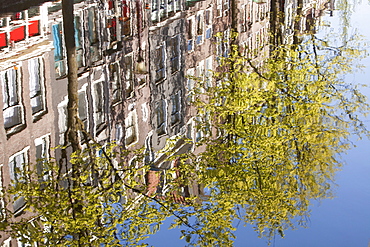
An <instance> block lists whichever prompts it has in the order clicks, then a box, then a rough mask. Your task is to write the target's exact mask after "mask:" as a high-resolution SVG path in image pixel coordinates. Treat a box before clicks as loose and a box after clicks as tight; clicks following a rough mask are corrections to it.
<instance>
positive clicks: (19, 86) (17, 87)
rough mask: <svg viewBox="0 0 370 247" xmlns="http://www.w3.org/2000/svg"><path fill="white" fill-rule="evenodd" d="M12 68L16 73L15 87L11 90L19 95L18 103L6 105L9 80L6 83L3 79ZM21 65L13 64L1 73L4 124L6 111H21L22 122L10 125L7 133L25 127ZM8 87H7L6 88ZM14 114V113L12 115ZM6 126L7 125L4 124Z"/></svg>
mask: <svg viewBox="0 0 370 247" xmlns="http://www.w3.org/2000/svg"><path fill="white" fill-rule="evenodd" d="M11 70H14V73H15V79H14V80H15V81H14V83H15V88H13V89H12V91H13V90H14V91H13V92H9V93H11V94H13V95H16V97H17V101H18V102H17V103H16V104H14V105H11V106H9V105H8V106H6V105H5V94H8V90H9V88H8V87H9V81H8V82H7V83H8V84H6V85H5V81H4V80H3V78H5V74H6V73H8V71H11ZM20 70H21V67H20V66H13V67H10V68H8V69H6V70H4V71H2V72H1V73H0V79H1V80H0V81H1V88H2V96H3V103H4V104H3V117H4V124H5V118H6V114H7V113H6V111H14V110H15V109H18V111H19V115H20V116H19V118H20V123H18V124H15V125H13V126H10V127H9V128H7V130H6V132H7V134H8V135H9V134H13V133H15V132H17V131H20V130H21V129H22V128H23V127H24V124H25V118H24V106H23V104H22V102H23V100H22V93H21V92H22V88H23V87H22V78H21V74H22V73H21V72H20ZM6 87H7V88H6ZM7 104H9V102H7ZM12 109H13V110H12ZM12 116H13V115H12ZM4 127H5V126H4Z"/></svg>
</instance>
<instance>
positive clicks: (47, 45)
mask: <svg viewBox="0 0 370 247" xmlns="http://www.w3.org/2000/svg"><path fill="white" fill-rule="evenodd" d="M271 2H272V1H265V2H263V3H262V2H261V3H256V2H255V1H252V0H248V1H244V2H243V3H241V2H240V1H235V0H228V1H225V0H222V1H221V0H204V1H197V0H151V1H150V2H149V3H148V4H145V3H144V2H143V1H140V0H137V1H129V0H127V1H126V0H103V1H83V0H76V1H75V7H74V21H75V43H76V53H77V63H78V67H79V68H78V82H79V89H78V96H79V97H78V98H79V107H78V111H79V118H80V119H81V121H82V122H83V125H84V127H85V129H86V130H87V132H88V133H89V134H90V135H91V136H92V137H94V138H95V140H97V141H98V142H100V143H102V144H104V143H105V142H108V141H116V142H117V144H118V145H119V146H121V147H123V148H127V149H136V148H138V147H141V146H145V147H146V152H147V154H148V155H147V157H146V158H145V162H150V164H152V172H150V174H148V176H147V177H150V175H152V174H158V173H160V174H165V173H166V170H168V169H170V168H174V167H175V163H174V162H170V161H167V160H166V158H167V156H168V154H167V153H166V152H165V151H172V152H173V153H174V154H181V153H184V152H188V151H189V150H194V149H195V147H194V145H192V144H189V143H186V142H184V139H185V138H189V139H192V140H193V142H196V141H197V140H199V138H201V137H202V135H204V134H205V133H203V132H201V131H197V130H196V129H195V127H194V126H195V122H196V120H197V119H199V118H206V117H207V113H206V112H205V113H204V114H203V115H199V114H198V113H197V112H196V110H195V109H194V108H193V107H191V106H190V101H191V99H192V98H193V95H192V91H193V90H194V89H195V88H194V87H195V86H196V85H197V83H196V80H194V78H193V77H189V76H195V77H196V78H198V80H199V82H202V83H204V84H205V85H207V86H212V85H213V83H214V82H213V81H212V79H211V70H217V66H218V65H219V57H221V56H224V57H225V56H228V53H229V51H230V42H231V39H230V38H229V36H230V33H231V30H232V29H234V30H237V31H238V32H239V38H238V39H237V42H239V44H240V45H241V51H242V52H244V55H246V56H249V57H250V58H252V59H253V60H254V61H259V60H262V59H261V53H260V52H259V51H260V50H262V51H266V52H268V42H269V35H268V32H269V29H270V25H271V21H270V20H271V15H272V14H271V13H269V12H270V9H271V8H270V7H271V4H272V3H271ZM6 3H8V1H6ZM296 4H297V3H296V1H286V3H285V7H286V11H285V20H284V23H279V24H280V25H281V26H284V30H285V33H284V37H285V39H289V35H291V32H293V31H289V30H290V29H291V30H295V29H294V23H293V20H294V14H295V13H296V10H297V8H296ZM324 5H325V4H324V3H321V2H317V1H305V4H304V8H302V11H303V17H302V21H301V24H300V26H302V27H303V28H302V30H301V29H299V30H300V32H302V33H303V32H306V31H309V30H311V29H308V28H307V25H306V28H305V25H304V23H311V22H310V18H311V17H314V18H315V20H317V17H318V16H319V12H318V11H317V10H318V9H321V8H322V6H324ZM4 6H5V5H4ZM9 6H10V5H9ZM313 6H320V7H313ZM4 8H5V7H4ZM233 16H237V21H236V22H235V21H234V22H233V20H232V19H231V18H232V17H233ZM216 33H222V35H220V36H217V37H215V34H216ZM66 59H67V58H66V49H65V45H64V33H63V22H62V11H61V3H60V1H53V2H47V3H44V4H42V5H40V6H37V7H32V8H28V10H25V11H21V12H18V13H15V14H11V15H3V17H1V18H0V81H1V82H0V84H1V87H2V91H1V93H0V100H2V102H3V104H2V114H0V133H1V134H0V154H1V156H0V165H1V170H0V172H1V173H2V178H3V179H2V181H1V182H2V185H3V186H4V187H5V186H7V185H8V184H9V183H10V179H13V180H15V181H16V180H17V172H16V171H17V169H16V168H17V167H19V168H20V167H21V164H22V163H24V162H32V163H36V159H38V158H42V157H48V156H49V155H50V152H51V151H50V147H51V146H56V145H60V144H61V145H64V144H65V137H64V135H65V132H66V131H67V124H66V121H67V116H66V114H67V102H68V98H67V78H66V74H67V72H68V68H67V63H66V62H67V61H66ZM146 72H147V73H146ZM170 143H171V144H172V145H169V146H171V150H168V149H166V148H167V147H166V145H167V144H170ZM167 146H168V145H167ZM129 158H130V159H131V158H132V157H129ZM148 180H149V178H148ZM147 182H148V181H147ZM164 183H165V181H163V183H161V184H162V185H161V186H162V189H159V191H160V193H163V192H164V191H165V189H164V188H165V186H164ZM149 184H153V183H151V182H150V181H149ZM154 184H159V182H158V181H157V182H154ZM195 187H196V185H194V188H190V187H189V188H184V189H183V195H181V196H187V195H189V194H193V195H194V194H201V193H199V188H198V189H197V188H195ZM153 190H154V189H153ZM4 205H5V203H4V202H3V201H2V202H1V203H0V206H2V207H4ZM23 205H24V202H22V201H17V202H14V204H8V209H10V210H15V211H18V212H19V213H21V210H22V206H23ZM5 238H6V236H3V238H2V239H1V240H4V239H5ZM14 241H15V240H13V242H14Z"/></svg>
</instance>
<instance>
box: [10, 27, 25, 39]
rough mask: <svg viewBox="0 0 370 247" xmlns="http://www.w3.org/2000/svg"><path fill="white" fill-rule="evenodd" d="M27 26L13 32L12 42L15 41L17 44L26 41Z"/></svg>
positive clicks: (11, 34)
mask: <svg viewBox="0 0 370 247" xmlns="http://www.w3.org/2000/svg"><path fill="white" fill-rule="evenodd" d="M24 27H25V26H20V27H18V28H16V29H14V30H13V31H11V32H10V40H13V41H15V42H17V41H21V40H24V39H25V36H26V35H25V32H24V31H25V29H24Z"/></svg>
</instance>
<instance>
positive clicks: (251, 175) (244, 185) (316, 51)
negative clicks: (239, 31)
mask: <svg viewBox="0 0 370 247" xmlns="http://www.w3.org/2000/svg"><path fill="white" fill-rule="evenodd" d="M326 48H328V47H325V43H323V42H321V41H319V40H317V39H315V37H314V36H312V37H311V38H307V39H306V40H305V41H304V42H303V43H302V44H300V45H285V46H284V45H282V46H280V47H279V48H276V49H275V50H272V51H271V54H270V58H268V59H266V60H265V61H264V62H263V65H262V66H261V65H260V66H259V67H257V66H255V65H254V62H253V61H251V60H249V59H247V58H243V57H240V56H239V54H238V52H237V50H238V47H234V50H233V52H232V53H231V54H230V56H229V57H227V58H222V59H223V60H222V66H221V68H219V71H221V72H214V78H215V80H218V83H216V85H214V87H211V88H210V87H205V88H204V89H203V91H204V92H205V93H204V94H202V95H198V99H197V100H196V105H197V107H198V109H199V112H201V113H204V112H207V113H208V114H209V115H210V119H211V125H212V128H213V132H212V133H213V134H211V133H209V132H208V135H206V136H205V137H203V139H202V140H201V141H200V142H199V143H198V144H199V146H203V147H205V151H204V152H203V153H201V154H200V155H199V156H198V157H197V158H196V160H194V162H196V164H197V166H198V167H200V168H201V169H199V170H198V172H197V175H198V176H199V177H200V179H199V181H200V182H201V183H202V184H204V185H205V186H206V187H207V188H208V189H209V190H210V191H211V197H210V200H209V202H208V204H207V205H208V207H209V208H208V209H207V210H205V211H203V212H201V213H200V216H199V219H200V220H199V221H200V223H199V224H200V225H202V226H204V227H206V228H208V229H210V232H217V231H219V232H217V234H211V235H212V236H213V238H214V241H215V242H218V243H227V242H226V240H225V239H227V237H226V236H225V238H224V239H223V238H222V237H220V238H219V235H218V234H220V233H223V231H225V229H229V230H231V229H232V221H233V220H235V219H240V220H242V221H243V222H244V223H245V224H252V225H254V227H255V229H256V231H257V232H258V233H259V234H260V236H267V237H272V236H273V235H274V234H275V232H278V233H279V234H280V235H283V232H284V230H285V229H287V228H290V227H294V225H295V223H294V222H296V221H297V222H298V223H299V224H304V223H305V221H306V219H307V216H309V205H310V201H311V200H313V199H321V198H330V197H331V196H332V194H331V192H332V191H331V187H332V186H333V184H334V183H333V180H334V176H335V172H336V171H337V170H338V168H340V166H341V162H340V160H338V158H339V154H340V153H342V152H344V151H345V150H347V149H348V148H349V145H348V143H349V141H348V138H349V136H350V134H352V133H355V134H359V135H361V134H368V132H367V130H366V129H364V127H363V124H362V122H361V119H360V117H361V115H362V114H364V113H367V112H368V111H369V105H368V104H367V103H366V99H365V96H363V95H362V94H361V93H360V92H359V91H358V89H357V88H356V86H354V85H351V84H349V83H346V82H344V81H343V79H342V77H343V75H344V74H346V73H349V72H350V71H351V67H352V64H351V62H352V60H353V59H358V58H361V57H362V55H363V54H362V53H361V52H360V51H359V50H358V49H355V48H348V47H341V48H333V47H330V49H329V48H328V49H326ZM199 84H200V85H199V87H201V86H202V85H201V83H199ZM199 91H202V90H199ZM208 125H209V119H203V121H202V120H200V121H198V128H199V129H200V130H203V131H204V132H206V131H207V130H208V129H209V126H208ZM239 212H240V214H239ZM215 214H216V215H218V214H220V215H219V216H217V217H214V215H215ZM205 219H206V220H205ZM206 236H207V238H209V236H208V235H206ZM229 237H230V235H229ZM217 238H218V239H217ZM222 241H225V242H222ZM221 245H222V244H221Z"/></svg>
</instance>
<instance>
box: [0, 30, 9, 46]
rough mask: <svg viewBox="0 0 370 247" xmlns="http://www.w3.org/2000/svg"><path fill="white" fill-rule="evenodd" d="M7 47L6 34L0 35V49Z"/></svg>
mask: <svg viewBox="0 0 370 247" xmlns="http://www.w3.org/2000/svg"><path fill="white" fill-rule="evenodd" d="M5 46H7V44H6V33H0V48H1V47H5Z"/></svg>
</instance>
